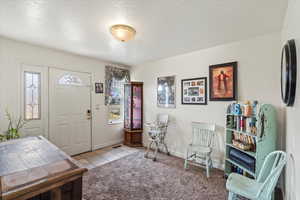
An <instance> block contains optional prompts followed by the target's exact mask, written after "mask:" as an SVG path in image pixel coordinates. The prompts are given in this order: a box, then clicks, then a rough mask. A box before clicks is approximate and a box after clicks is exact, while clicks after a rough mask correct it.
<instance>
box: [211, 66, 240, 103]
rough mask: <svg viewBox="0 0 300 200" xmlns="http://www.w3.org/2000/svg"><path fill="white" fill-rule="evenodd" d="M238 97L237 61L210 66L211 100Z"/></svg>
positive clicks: (229, 99)
mask: <svg viewBox="0 0 300 200" xmlns="http://www.w3.org/2000/svg"><path fill="white" fill-rule="evenodd" d="M236 99H237V62H231V63H224V64H218V65H211V66H209V100H210V101H233V100H236Z"/></svg>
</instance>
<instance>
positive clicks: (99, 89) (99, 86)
mask: <svg viewBox="0 0 300 200" xmlns="http://www.w3.org/2000/svg"><path fill="white" fill-rule="evenodd" d="M95 93H96V94H102V93H103V83H95Z"/></svg>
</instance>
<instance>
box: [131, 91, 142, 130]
mask: <svg viewBox="0 0 300 200" xmlns="http://www.w3.org/2000/svg"><path fill="white" fill-rule="evenodd" d="M132 87H133V94H132V96H133V97H132V101H133V120H132V128H133V129H141V128H142V87H141V86H140V85H133V86H132Z"/></svg>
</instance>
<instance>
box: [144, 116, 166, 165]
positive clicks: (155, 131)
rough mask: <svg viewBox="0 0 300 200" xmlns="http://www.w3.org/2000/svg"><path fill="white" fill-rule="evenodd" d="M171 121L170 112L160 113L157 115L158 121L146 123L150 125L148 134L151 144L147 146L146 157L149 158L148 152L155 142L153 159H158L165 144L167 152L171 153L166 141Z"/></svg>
mask: <svg viewBox="0 0 300 200" xmlns="http://www.w3.org/2000/svg"><path fill="white" fill-rule="evenodd" d="M168 122H169V116H168V114H158V115H157V117H156V121H155V122H152V123H146V124H145V125H146V126H148V127H149V129H150V130H149V131H148V135H149V142H150V143H149V145H148V148H147V152H146V153H145V158H148V157H149V156H148V154H149V152H150V149H151V147H152V145H153V144H155V147H154V150H155V153H154V156H153V158H152V159H153V161H156V156H157V152H158V151H160V147H161V146H163V147H164V148H165V150H166V153H167V154H168V155H170V153H169V150H168V147H167V145H166V143H165V136H166V133H167V128H168Z"/></svg>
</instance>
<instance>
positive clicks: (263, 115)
mask: <svg viewBox="0 0 300 200" xmlns="http://www.w3.org/2000/svg"><path fill="white" fill-rule="evenodd" d="M241 107H242V104H241ZM247 118H251V119H253V118H255V121H256V123H255V127H256V132H254V133H253V132H252V131H249V130H245V129H247V128H245V127H243V128H244V129H243V130H241V128H240V127H236V126H235V124H234V122H236V121H234V120H230V119H244V120H245V121H246V122H245V123H244V124H246V123H247V122H248V121H249V120H248V119H247ZM247 125H248V124H246V126H247ZM236 135H238V136H239V137H243V138H247V139H248V141H250V142H251V145H252V148H251V149H250V150H243V149H241V148H239V147H238V146H236V145H234V144H233V140H235V136H236ZM276 138H277V120H276V110H275V108H274V106H272V105H270V104H258V106H257V110H256V112H255V115H251V116H243V115H236V114H231V113H227V114H226V152H225V153H226V159H225V175H226V176H228V175H229V174H230V173H232V172H236V171H235V170H236V169H237V168H238V169H239V172H240V173H242V174H243V175H245V176H248V177H250V178H253V179H256V178H257V177H258V174H259V172H260V169H261V167H262V164H263V162H264V159H265V158H266V156H267V155H268V154H269V153H270V152H272V151H275V150H276V142H277V141H276ZM231 149H234V150H236V151H238V152H240V153H243V154H245V155H247V156H249V157H250V158H251V159H252V158H253V159H254V160H255V165H254V168H252V169H249V167H247V166H246V165H245V163H242V164H241V163H240V162H237V161H235V160H234V159H232V158H231V157H230V156H229V152H230V150H231Z"/></svg>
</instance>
